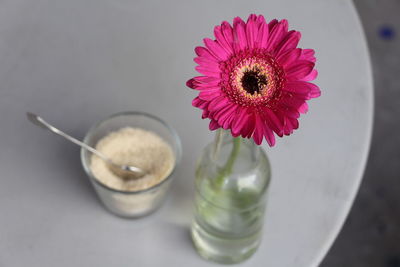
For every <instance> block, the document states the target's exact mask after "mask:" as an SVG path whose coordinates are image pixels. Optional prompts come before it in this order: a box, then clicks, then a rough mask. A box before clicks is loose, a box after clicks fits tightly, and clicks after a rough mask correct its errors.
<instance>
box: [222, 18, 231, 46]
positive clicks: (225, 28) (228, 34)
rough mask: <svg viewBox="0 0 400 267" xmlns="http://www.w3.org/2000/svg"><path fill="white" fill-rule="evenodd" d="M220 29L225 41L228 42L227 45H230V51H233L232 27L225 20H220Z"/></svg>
mask: <svg viewBox="0 0 400 267" xmlns="http://www.w3.org/2000/svg"><path fill="white" fill-rule="evenodd" d="M221 30H222V34H223V35H224V38H225V40H226V42H227V43H228V44H229V46H230V47H231V49H232V52H233V49H234V46H233V42H234V41H233V40H234V38H233V29H232V27H231V25H230V24H229V23H228V22H227V21H224V22H222V25H221Z"/></svg>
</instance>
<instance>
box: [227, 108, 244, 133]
mask: <svg viewBox="0 0 400 267" xmlns="http://www.w3.org/2000/svg"><path fill="white" fill-rule="evenodd" d="M247 117H248V114H247V110H246V108H242V107H239V108H238V109H237V111H236V117H235V120H234V122H233V124H232V128H231V131H232V134H233V136H239V135H240V133H241V131H242V128H243V127H244V125H245V124H246V121H247Z"/></svg>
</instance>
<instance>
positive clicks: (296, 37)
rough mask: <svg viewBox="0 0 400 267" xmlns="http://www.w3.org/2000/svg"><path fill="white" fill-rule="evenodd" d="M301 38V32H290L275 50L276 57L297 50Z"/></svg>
mask: <svg viewBox="0 0 400 267" xmlns="http://www.w3.org/2000/svg"><path fill="white" fill-rule="evenodd" d="M300 38H301V34H300V32H296V31H290V32H289V33H288V34H287V35H286V37H285V38H284V39H283V40H282V41H281V42H280V43H279V45H278V46H277V47H276V48H275V53H274V54H275V55H280V54H283V53H285V52H287V51H289V50H292V49H295V48H296V47H297V45H298V44H299V41H300Z"/></svg>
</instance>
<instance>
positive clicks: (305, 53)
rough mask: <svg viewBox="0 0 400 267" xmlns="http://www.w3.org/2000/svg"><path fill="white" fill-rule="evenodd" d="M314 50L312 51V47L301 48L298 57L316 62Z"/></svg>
mask: <svg viewBox="0 0 400 267" xmlns="http://www.w3.org/2000/svg"><path fill="white" fill-rule="evenodd" d="M314 55H315V51H314V49H303V50H302V51H301V57H300V59H302V60H308V61H311V62H314V63H315V62H316V61H317V59H316V58H315V56H314Z"/></svg>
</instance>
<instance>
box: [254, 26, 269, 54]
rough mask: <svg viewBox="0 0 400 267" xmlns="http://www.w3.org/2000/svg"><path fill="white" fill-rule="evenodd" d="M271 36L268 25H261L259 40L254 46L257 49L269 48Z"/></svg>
mask: <svg viewBox="0 0 400 267" xmlns="http://www.w3.org/2000/svg"><path fill="white" fill-rule="evenodd" d="M268 36H269V28H268V25H267V24H266V23H263V24H261V26H260V29H259V31H258V36H257V40H256V42H255V44H254V46H255V47H259V48H264V47H266V46H267V43H268Z"/></svg>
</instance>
